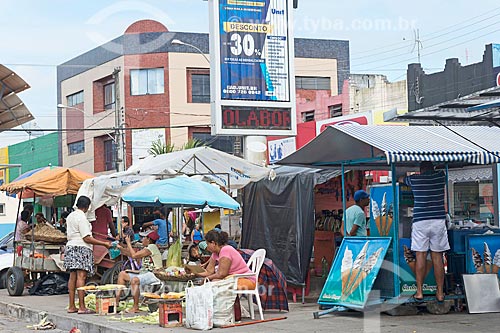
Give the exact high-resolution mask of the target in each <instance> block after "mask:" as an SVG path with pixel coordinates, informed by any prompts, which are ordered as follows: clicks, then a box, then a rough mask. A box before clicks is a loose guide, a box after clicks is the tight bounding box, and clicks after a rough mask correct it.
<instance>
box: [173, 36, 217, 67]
mask: <svg viewBox="0 0 500 333" xmlns="http://www.w3.org/2000/svg"><path fill="white" fill-rule="evenodd" d="M170 44H172V45H184V46H189V47H192V48H193V49H195V50H196V51H198V53H199V54H201V55H202V56H203V58H205V60H206V61H207V62H208V63H209V64H210V60H209V59H208V58H207V56H206V55H205V53H203V51H202V50H200V48H198V47H196V46H194V45H192V44H188V43H185V42H183V41H182V40H178V39H173V40H172V41H171V42H170Z"/></svg>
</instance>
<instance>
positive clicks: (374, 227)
mask: <svg viewBox="0 0 500 333" xmlns="http://www.w3.org/2000/svg"><path fill="white" fill-rule="evenodd" d="M393 212H394V195H393V191H392V185H384V186H374V187H371V188H370V235H371V236H381V237H385V236H391V237H393V236H394V228H393V223H392V221H393V215H394V214H393Z"/></svg>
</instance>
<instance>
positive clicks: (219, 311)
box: [210, 277, 236, 327]
mask: <svg viewBox="0 0 500 333" xmlns="http://www.w3.org/2000/svg"><path fill="white" fill-rule="evenodd" d="M210 285H211V286H212V293H213V298H214V315H213V322H214V327H221V326H225V325H231V324H234V301H235V299H236V295H235V294H233V290H234V278H233V277H228V278H225V279H224V280H219V281H213V282H210Z"/></svg>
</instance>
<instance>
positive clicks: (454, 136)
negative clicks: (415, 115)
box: [279, 125, 500, 317]
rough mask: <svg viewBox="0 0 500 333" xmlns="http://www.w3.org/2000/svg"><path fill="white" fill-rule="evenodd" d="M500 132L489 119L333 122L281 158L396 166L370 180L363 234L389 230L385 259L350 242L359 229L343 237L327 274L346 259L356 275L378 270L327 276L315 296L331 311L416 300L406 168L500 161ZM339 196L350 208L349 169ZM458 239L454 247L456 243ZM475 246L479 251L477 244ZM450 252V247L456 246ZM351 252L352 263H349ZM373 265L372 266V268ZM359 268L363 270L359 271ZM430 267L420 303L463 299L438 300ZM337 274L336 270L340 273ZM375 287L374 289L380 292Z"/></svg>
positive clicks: (381, 235)
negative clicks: (484, 122)
mask: <svg viewBox="0 0 500 333" xmlns="http://www.w3.org/2000/svg"><path fill="white" fill-rule="evenodd" d="M499 135H500V128H492V127H474V128H471V127H468V126H454V127H451V128H449V127H421V126H411V127H408V126H390V127H387V126H356V125H344V126H330V127H328V128H327V129H326V130H325V131H324V132H323V133H321V134H320V135H319V136H318V137H316V138H315V139H314V140H312V141H311V142H309V143H308V144H307V145H306V146H304V147H303V148H301V149H300V150H298V151H297V152H295V153H294V154H292V155H290V156H288V157H286V158H284V159H283V160H282V161H280V162H279V164H283V165H294V166H308V167H311V168H330V169H331V168H338V169H340V170H342V173H343V171H344V170H345V168H349V169H351V170H352V169H356V170H364V171H370V170H389V171H390V172H391V173H390V178H391V179H390V182H389V183H388V184H380V185H376V186H370V188H369V191H370V222H369V227H370V236H371V237H369V238H367V239H366V240H365V241H364V242H365V245H366V244H369V243H372V242H374V241H379V240H382V239H387V238H389V239H390V241H389V243H388V244H387V246H382V247H383V248H384V251H386V254H385V255H381V256H382V257H383V259H384V260H383V261H381V262H376V261H375V260H372V261H373V262H370V258H372V257H373V256H374V254H375V253H376V252H370V250H368V249H367V250H366V251H364V250H363V249H364V247H363V246H362V245H359V246H356V247H354V246H352V245H351V246H349V242H351V241H352V240H353V239H354V238H356V237H347V238H344V240H343V243H342V245H341V249H340V250H339V251H338V253H337V256H336V258H335V263H334V265H333V266H332V270H331V271H330V275H329V279H334V277H335V276H336V274H340V272H341V271H342V266H344V268H345V267H351V268H350V270H351V271H355V272H356V274H355V275H357V276H361V275H366V276H372V277H373V278H370V279H368V278H365V279H363V281H365V283H358V282H357V281H358V279H359V278H355V279H354V280H353V281H354V282H351V283H350V284H349V283H345V284H339V285H337V284H329V283H328V282H327V283H326V284H325V286H324V288H323V291H322V293H321V296H320V298H319V301H318V303H319V304H320V305H321V306H323V307H330V308H331V310H330V312H332V311H338V310H339V309H342V308H350V309H357V310H361V311H363V310H364V309H366V308H368V307H370V306H372V305H376V304H383V305H385V306H389V307H390V306H393V307H394V308H395V307H397V306H398V305H401V304H408V303H412V302H413V301H412V297H411V296H413V294H414V293H415V290H416V285H415V275H414V265H415V257H414V255H415V254H414V253H413V252H412V251H411V245H410V235H411V225H412V224H411V223H412V219H413V209H412V208H411V207H412V206H413V200H414V198H413V195H412V191H411V189H410V188H409V187H408V186H406V185H403V184H399V183H398V182H397V180H398V179H400V177H402V176H405V175H406V174H407V173H408V172H415V171H417V169H418V165H419V164H420V163H421V162H423V161H430V162H434V164H435V165H436V166H437V167H438V168H439V169H441V170H444V171H445V174H446V173H447V171H448V169H450V168H462V167H464V166H466V165H488V164H493V163H498V162H500V152H499V150H498V145H496V144H495V140H496V139H495V138H497V137H498V136H499ZM409 138H411V140H410V139H409ZM391 180H392V181H391ZM342 198H343V210H344V212H345V210H346V207H345V202H346V200H345V198H346V187H345V180H344V177H343V178H342ZM445 206H446V207H450V203H449V195H447V196H446V205H445ZM497 215H498V212H496V213H495V216H497ZM344 217H345V216H344ZM497 223H498V222H497ZM471 237H472V236H471ZM452 238H453V237H452ZM459 242H460V243H461V244H463V245H464V246H463V247H464V248H466V249H467V244H470V242H469V243H468V242H466V243H465V244H464V243H463V242H462V240H461V239H460V240H459ZM454 245H455V248H456V244H454ZM358 247H359V248H358ZM476 247H477V245H476ZM496 248H497V247H495V249H496ZM476 250H477V249H476ZM373 251H375V250H373ZM466 251H469V252H468V253H466V261H467V260H468V259H467V257H471V255H470V254H471V253H470V251H471V250H466ZM477 252H479V251H478V250H477ZM481 252H482V249H481ZM484 252H485V253H486V252H488V251H484ZM449 253H453V250H451V251H449ZM379 257H380V256H379ZM476 257H477V256H476ZM485 257H486V258H488V256H487V255H483V256H482V258H481V260H482V261H483V265H484V261H485V259H484V258H485ZM499 257H500V254H499ZM349 258H350V259H351V260H353V261H354V263H351V264H349V262H350V260H349ZM346 265H347V266H346ZM367 265H368V266H367ZM377 265H380V266H379V267H380V269H379V270H378V271H377V270H376V269H375V268H376V266H377ZM355 266H356V267H355ZM357 266H359V267H357ZM478 267H479V265H478ZM368 268H370V269H369V270H368ZM359 269H361V271H363V272H364V273H362V274H361V273H358V272H359ZM462 269H463V267H462ZM468 271H469V269H466V271H461V272H456V273H458V274H463V273H467V272H468ZM375 272H376V273H375ZM351 273H352V272H351ZM370 274H371V275H370ZM373 274H375V276H373ZM351 275H352V274H351ZM433 275H434V274H432V270H428V271H427V275H426V279H425V282H424V294H425V295H427V297H424V299H423V301H421V302H423V304H418V306H421V305H424V306H425V304H427V307H428V309H429V311H433V312H435V313H445V312H447V311H449V309H450V305H451V303H453V302H449V300H454V299H456V298H460V299H463V295H460V294H459V293H457V295H447V296H446V301H444V302H442V304H441V305H440V303H439V304H438V303H436V297H435V296H433V295H434V294H435V291H436V282H435V281H434V279H433ZM340 280H341V279H340V278H339V277H337V281H340ZM327 281H328V280H327ZM349 281H350V280H349ZM339 283H340V282H339ZM346 286H348V290H349V291H352V293H350V294H356V295H358V296H357V298H356V300H355V301H353V300H349V298H346V297H345V290H344V289H345V287H346ZM349 286H350V287H349ZM372 290H373V291H377V292H378V296H375V294H374V293H373V292H372ZM462 290H463V289H462ZM436 304H437V305H438V306H436ZM325 313H328V311H327V312H321V313H316V314H315V317H319V316H320V315H323V314H325Z"/></svg>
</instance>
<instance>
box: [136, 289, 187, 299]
mask: <svg viewBox="0 0 500 333" xmlns="http://www.w3.org/2000/svg"><path fill="white" fill-rule="evenodd" d="M142 296H144V297H146V298H152V299H181V298H183V297H184V296H186V292H184V291H183V292H180V293H175V292H169V293H162V294H161V295H158V294H155V293H148V292H144V293H142Z"/></svg>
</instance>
